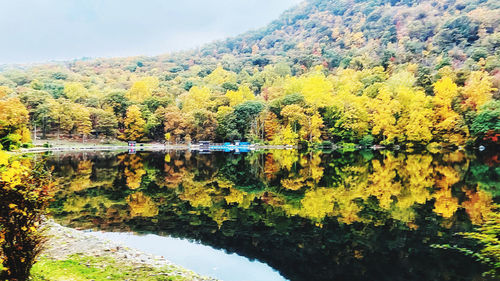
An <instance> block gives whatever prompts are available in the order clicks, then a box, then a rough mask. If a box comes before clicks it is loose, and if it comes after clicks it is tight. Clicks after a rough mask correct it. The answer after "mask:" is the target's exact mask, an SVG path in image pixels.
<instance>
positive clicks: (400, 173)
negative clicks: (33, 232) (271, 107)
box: [47, 150, 500, 281]
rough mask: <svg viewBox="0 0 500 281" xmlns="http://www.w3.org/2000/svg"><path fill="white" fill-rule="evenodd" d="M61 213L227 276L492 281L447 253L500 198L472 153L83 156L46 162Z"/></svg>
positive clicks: (488, 170) (63, 219)
mask: <svg viewBox="0 0 500 281" xmlns="http://www.w3.org/2000/svg"><path fill="white" fill-rule="evenodd" d="M47 158H48V160H47V162H48V165H49V166H51V167H53V169H54V171H53V174H54V176H55V178H56V180H57V181H58V183H59V190H58V192H57V194H56V199H55V201H54V202H53V204H52V206H51V213H52V216H53V217H54V218H55V220H56V221H57V222H59V223H60V224H62V225H65V226H69V227H73V228H78V229H86V230H89V231H90V230H92V231H95V232H94V234H95V235H97V236H100V237H105V238H108V239H112V240H116V241H122V242H124V243H125V244H126V245H130V246H131V247H134V248H138V249H141V250H144V251H147V252H150V253H153V254H156V255H162V256H164V257H166V258H167V259H169V260H171V261H173V262H175V263H177V264H180V265H182V266H184V267H187V268H189V269H191V270H194V271H196V272H198V273H200V274H203V275H209V276H213V277H216V278H220V279H222V280H226V281H229V280H241V281H251V280H259V281H260V280H473V279H475V280H481V272H482V271H483V269H484V268H481V266H480V265H479V264H478V263H475V262H474V261H473V260H472V259H470V258H468V257H466V256H463V255H462V254H459V253H457V252H454V251H452V250H442V249H434V248H431V247H430V246H431V245H432V244H436V243H437V244H439V243H450V244H454V243H459V242H460V241H459V240H461V239H462V238H460V237H459V236H456V235H453V234H454V233H457V232H461V231H471V230H473V229H474V228H475V227H476V226H478V225H480V224H481V223H482V222H483V220H484V218H485V216H486V215H487V214H488V212H492V208H493V205H494V203H495V202H497V203H498V198H499V195H500V192H499V187H498V182H499V178H500V168H499V165H498V163H499V160H498V159H499V158H498V155H496V154H494V153H493V154H492V153H491V152H488V151H486V152H484V153H479V152H478V153H471V152H464V151H451V152H446V153H444V152H441V151H440V152H435V153H430V152H425V153H402V152H390V151H380V152H377V151H376V152H374V151H356V152H343V153H340V152H338V151H329V152H327V151H324V152H321V151H318V152H308V153H301V152H298V151H295V150H275V151H261V152H250V153H242V154H234V153H222V152H213V153H209V154H200V153H197V152H189V151H187V152H183V151H169V152H141V151H139V152H137V153H127V152H122V153H116V152H96V153H90V152H82V153H56V154H52V155H48V156H47Z"/></svg>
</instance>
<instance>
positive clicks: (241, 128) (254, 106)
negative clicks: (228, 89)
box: [232, 101, 264, 139]
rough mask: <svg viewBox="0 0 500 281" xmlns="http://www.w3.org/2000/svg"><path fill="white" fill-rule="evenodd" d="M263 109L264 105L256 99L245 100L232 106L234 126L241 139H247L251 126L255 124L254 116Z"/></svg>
mask: <svg viewBox="0 0 500 281" xmlns="http://www.w3.org/2000/svg"><path fill="white" fill-rule="evenodd" d="M263 109H264V105H263V104H262V103H261V102H257V101H246V102H244V103H242V104H240V105H237V106H236V107H235V108H234V112H233V113H232V114H234V117H235V120H234V123H235V124H234V125H235V126H234V127H235V129H236V131H238V133H239V134H240V136H241V137H242V138H243V139H248V138H249V137H250V135H249V134H248V133H249V131H250V128H251V127H255V126H256V122H255V118H256V117H257V116H258V115H259V113H260V112H261V111H262V110H263Z"/></svg>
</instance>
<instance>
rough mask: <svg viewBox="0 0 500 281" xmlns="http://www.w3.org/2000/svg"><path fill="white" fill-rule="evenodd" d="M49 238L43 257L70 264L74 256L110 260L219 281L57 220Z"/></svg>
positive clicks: (50, 226)
mask: <svg viewBox="0 0 500 281" xmlns="http://www.w3.org/2000/svg"><path fill="white" fill-rule="evenodd" d="M43 227H44V231H45V235H46V237H47V242H46V243H45V247H44V250H43V252H42V255H43V256H45V257H47V258H49V259H53V260H66V259H69V258H70V257H71V256H74V255H79V256H90V257H109V258H113V259H115V260H116V261H117V262H118V263H120V264H124V265H128V266H133V267H151V268H165V267H168V268H169V270H170V273H169V275H175V276H179V277H183V278H185V279H187V280H200V281H215V280H216V279H214V278H211V277H204V276H200V275H198V274H196V273H194V272H192V271H190V270H187V269H184V268H182V267H180V266H178V265H175V264H173V263H172V262H170V261H168V260H166V259H165V258H163V257H159V256H155V255H152V254H148V253H144V252H141V251H139V250H136V249H131V248H128V247H126V246H124V245H123V244H121V243H118V242H115V241H110V240H106V239H103V238H98V237H96V236H94V235H92V234H90V233H87V232H84V231H81V230H76V229H72V228H69V227H64V226H62V225H60V224H58V223H56V222H55V221H53V220H47V221H46V222H45V223H44V226H43Z"/></svg>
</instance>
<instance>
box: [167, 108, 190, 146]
mask: <svg viewBox="0 0 500 281" xmlns="http://www.w3.org/2000/svg"><path fill="white" fill-rule="evenodd" d="M164 126H165V134H170V139H172V140H174V141H175V142H177V141H180V140H182V138H183V137H184V136H185V135H186V134H189V125H188V120H187V119H186V118H185V117H184V115H183V114H182V112H181V111H180V109H179V108H178V107H177V106H175V105H171V106H169V107H167V108H166V109H165V123H164Z"/></svg>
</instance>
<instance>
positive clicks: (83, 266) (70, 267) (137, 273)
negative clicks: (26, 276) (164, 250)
mask: <svg viewBox="0 0 500 281" xmlns="http://www.w3.org/2000/svg"><path fill="white" fill-rule="evenodd" d="M188 275H189V273H187V272H182V273H180V272H178V271H177V268H175V267H169V266H164V267H161V268H155V267H148V266H144V265H141V266H133V265H126V264H123V263H119V262H117V261H116V259H114V258H112V257H89V256H80V255H72V256H70V257H68V259H66V260H53V259H50V258H48V257H45V256H43V257H41V258H40V260H39V261H38V262H37V263H36V264H35V265H34V266H33V268H32V270H31V278H30V280H32V281H63V280H64V281H69V280H71V281H87V280H111V281H112V280H117V281H118V280H131V281H132V280H144V281H167V280H168V281H184V280H193V279H194V278H193V277H194V276H188Z"/></svg>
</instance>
